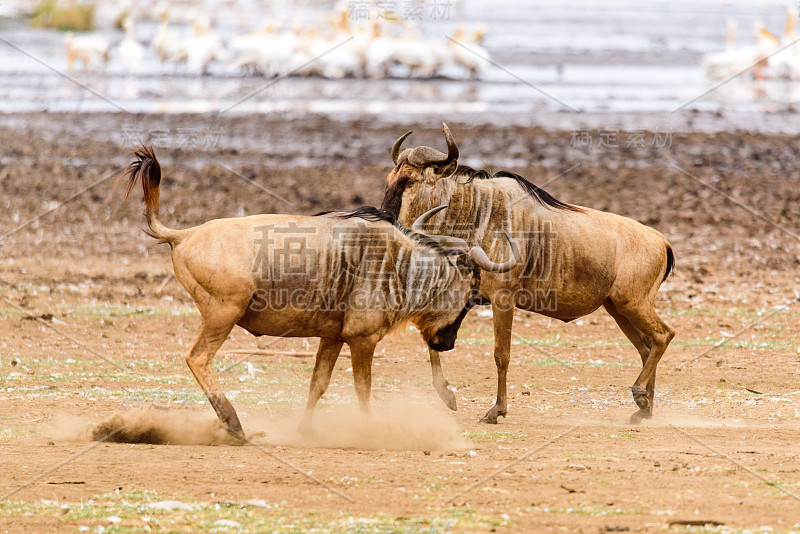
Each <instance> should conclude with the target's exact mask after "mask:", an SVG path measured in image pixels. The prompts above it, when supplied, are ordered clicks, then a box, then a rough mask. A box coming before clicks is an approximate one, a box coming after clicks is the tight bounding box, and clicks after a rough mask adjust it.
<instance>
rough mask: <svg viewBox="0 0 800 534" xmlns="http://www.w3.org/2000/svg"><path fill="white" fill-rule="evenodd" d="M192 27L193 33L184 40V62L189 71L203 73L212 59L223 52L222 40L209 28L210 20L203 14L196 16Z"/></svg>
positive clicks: (218, 56) (219, 56)
mask: <svg viewBox="0 0 800 534" xmlns="http://www.w3.org/2000/svg"><path fill="white" fill-rule="evenodd" d="M192 29H193V30H194V34H193V35H192V36H191V37H189V39H188V40H187V41H186V42H185V47H186V54H187V57H186V63H187V66H188V69H189V71H190V72H196V73H200V74H205V73H206V72H207V71H208V66H209V65H210V64H211V62H212V61H214V60H219V59H221V58H222V56H223V54H224V49H223V48H222V41H221V40H220V38H219V36H218V35H217V32H215V31H214V30H213V29H212V28H211V20H210V19H209V18H208V17H205V16H199V17H197V18H196V19H195V20H194V22H193V24H192Z"/></svg>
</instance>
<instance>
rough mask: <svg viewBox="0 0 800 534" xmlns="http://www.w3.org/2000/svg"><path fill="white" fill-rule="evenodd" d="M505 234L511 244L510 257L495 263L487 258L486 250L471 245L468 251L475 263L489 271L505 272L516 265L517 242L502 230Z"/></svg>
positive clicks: (518, 254)
mask: <svg viewBox="0 0 800 534" xmlns="http://www.w3.org/2000/svg"><path fill="white" fill-rule="evenodd" d="M503 235H505V236H506V239H507V240H508V244H509V245H511V258H509V259H508V260H506V261H504V262H503V263H497V262H494V261H492V260H490V259H489V256H487V255H486V252H485V251H484V250H483V249H482V248H481V247H472V248H471V249H470V251H469V257H470V258H472V261H474V262H475V265H477V266H478V267H480V268H481V269H483V270H484V271H486V272H489V273H506V272H508V271H510V270H511V269H513V268H514V267H516V266H517V264H518V263H519V259H520V257H521V255H520V253H519V247H518V246H517V242H516V241H514V240H513V239H512V238H511V236H510V235H508V233H507V232H505V231H504V232H503Z"/></svg>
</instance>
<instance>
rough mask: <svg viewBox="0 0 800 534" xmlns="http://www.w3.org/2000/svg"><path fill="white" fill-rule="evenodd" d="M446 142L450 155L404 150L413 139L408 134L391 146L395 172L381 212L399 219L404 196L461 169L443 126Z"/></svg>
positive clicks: (429, 150) (426, 149)
mask: <svg viewBox="0 0 800 534" xmlns="http://www.w3.org/2000/svg"><path fill="white" fill-rule="evenodd" d="M442 131H444V137H445V140H446V141H447V154H444V153H442V152H439V151H438V150H436V149H433V148H430V147H427V146H418V147H416V148H406V149H402V146H403V141H405V139H406V138H407V137H408V136H409V135H411V132H406V133H405V134H403V135H402V136H400V138H399V139H398V140H397V141H395V143H394V145H393V146H392V162H393V163H394V169H392V172H390V173H389V176H388V177H387V178H386V188H385V190H384V197H383V204H382V205H381V208H382V209H384V210H386V211H388V212H389V213H392V214H394V215H395V216H399V214H400V207H401V205H402V201H403V192H404V191H405V190H406V189H407V188H409V187H414V186H415V185H416V184H420V183H427V184H429V185H430V184H432V183H433V182H435V181H436V180H439V179H440V178H443V177H446V176H450V175H451V174H453V173H454V172H456V170H457V169H458V146H457V145H456V142H455V140H454V139H453V136H452V134H451V133H450V129H449V128H448V127H447V125H446V124H445V123H442Z"/></svg>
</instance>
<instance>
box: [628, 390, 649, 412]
mask: <svg viewBox="0 0 800 534" xmlns="http://www.w3.org/2000/svg"><path fill="white" fill-rule="evenodd" d="M631 391H632V392H633V402H635V403H636V406H638V407H639V409H640V410H649V409H650V399H648V398H647V389H646V388H643V387H640V386H633V387H632V388H631Z"/></svg>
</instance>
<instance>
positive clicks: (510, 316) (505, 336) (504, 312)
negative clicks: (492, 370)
mask: <svg viewBox="0 0 800 534" xmlns="http://www.w3.org/2000/svg"><path fill="white" fill-rule="evenodd" d="M492 313H493V314H494V363H495V364H496V365H497V401H496V402H495V405H494V406H492V408H491V410H489V411H488V412H487V413H486V415H484V416H483V419H481V420H480V422H481V423H490V424H493V425H496V424H497V417H498V416H500V415H502V416H503V417H505V416H506V408H507V403H506V378H507V376H508V363H509V361H510V360H511V325H512V323H513V322H514V305H513V304H509V303H507V302H503V301H502V300H501V299H492Z"/></svg>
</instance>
